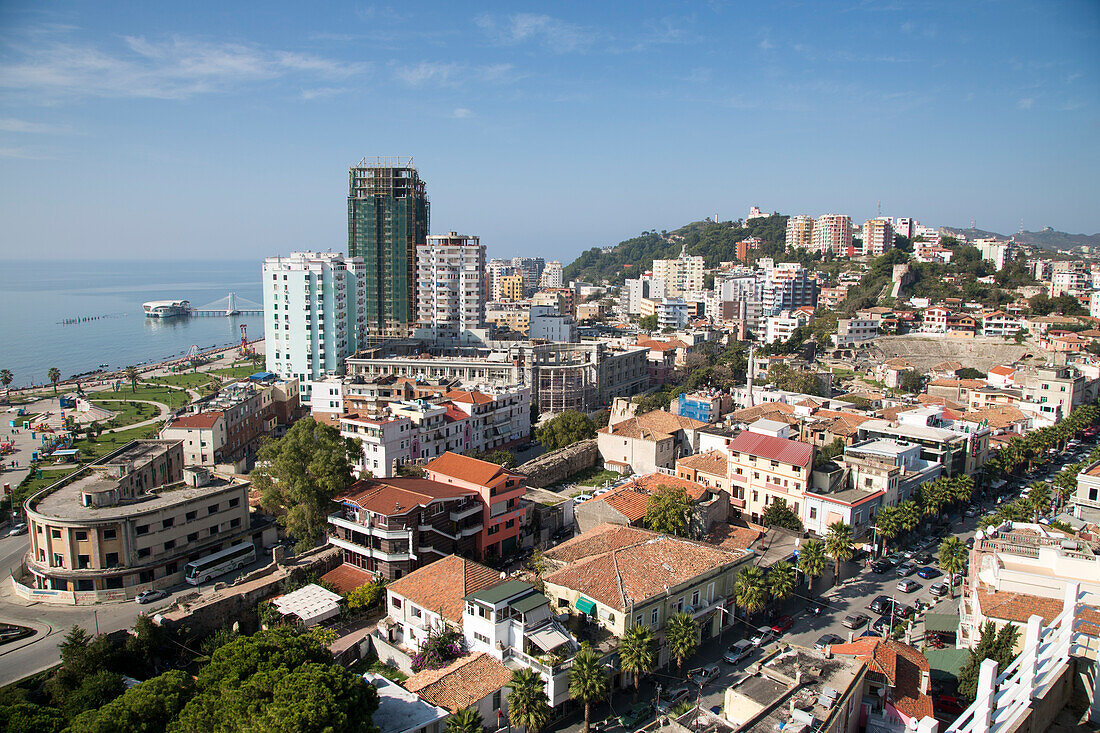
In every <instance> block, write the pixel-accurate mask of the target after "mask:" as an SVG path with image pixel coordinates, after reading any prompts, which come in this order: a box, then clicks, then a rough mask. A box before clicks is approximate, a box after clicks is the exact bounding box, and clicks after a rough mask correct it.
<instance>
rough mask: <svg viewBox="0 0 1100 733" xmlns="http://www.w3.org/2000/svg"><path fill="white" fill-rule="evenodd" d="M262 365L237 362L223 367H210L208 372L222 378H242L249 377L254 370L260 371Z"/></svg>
mask: <svg viewBox="0 0 1100 733" xmlns="http://www.w3.org/2000/svg"><path fill="white" fill-rule="evenodd" d="M262 371H263V367H262V366H256V365H255V364H249V363H238V364H235V365H233V366H231V367H226V368H224V369H211V370H210V374H217V375H218V376H219V377H222V378H224V379H244V378H246V377H251V376H252V375H253V374H255V373H256V372H262Z"/></svg>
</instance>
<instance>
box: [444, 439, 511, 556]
mask: <svg viewBox="0 0 1100 733" xmlns="http://www.w3.org/2000/svg"><path fill="white" fill-rule="evenodd" d="M424 471H425V473H426V474H427V476H428V479H429V480H431V481H438V482H440V483H444V484H447V485H449V486H455V487H458V488H463V489H470V490H472V491H474V492H476V494H477V495H478V497H479V500H480V502H481V506H482V511H481V514H480V520H481V524H482V527H483V528H482V530H481V532H480V533H478V535H477V556H478V558H479V559H485V558H500V557H504V556H507V555H512V554H514V553H515V552H516V551H517V550H518V549H519V547H520V539H521V537H522V533H523V531H524V530H525V527H526V525H527V520H528V517H527V503H526V502H524V501H522V499H523V495H524V494H526V493H527V477H526V476H524V475H522V474H518V473H514V472H512V471H509V470H508V469H506V468H504V467H503V466H498V465H497V464H495V463H489V462H488V461H479V460H478V459H476V458H470V457H469V456H462V455H458V454H457V453H444V454H443V455H442V456H440V457H439V458H436V459H435V460H434V461H432V462H430V463H428V464H427V465H426V466H424Z"/></svg>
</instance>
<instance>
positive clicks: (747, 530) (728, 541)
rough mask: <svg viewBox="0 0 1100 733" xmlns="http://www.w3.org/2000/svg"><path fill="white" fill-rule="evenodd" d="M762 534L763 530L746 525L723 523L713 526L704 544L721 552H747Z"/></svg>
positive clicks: (756, 526)
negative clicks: (719, 549)
mask: <svg viewBox="0 0 1100 733" xmlns="http://www.w3.org/2000/svg"><path fill="white" fill-rule="evenodd" d="M762 534H764V528H763V527H759V526H758V525H755V524H748V523H746V524H745V526H741V525H737V524H730V523H728V522H723V523H722V524H716V525H714V526H713V527H712V528H711V530H710V533H709V534H707V539H706V542H707V544H710V545H715V546H717V547H721V548H722V549H723V550H747V549H748V548H749V547H751V546H752V543H753V542H756V541H757V540H758V539H760V536H761V535H762Z"/></svg>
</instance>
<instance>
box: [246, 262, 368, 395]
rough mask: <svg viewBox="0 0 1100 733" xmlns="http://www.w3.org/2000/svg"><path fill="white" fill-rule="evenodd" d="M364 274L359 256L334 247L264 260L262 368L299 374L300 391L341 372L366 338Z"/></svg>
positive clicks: (292, 375) (291, 375)
mask: <svg viewBox="0 0 1100 733" xmlns="http://www.w3.org/2000/svg"><path fill="white" fill-rule="evenodd" d="M364 279H365V278H364V265H363V258H361V257H348V256H347V255H344V254H341V253H338V252H292V253H291V254H290V256H289V257H268V258H267V259H265V260H264V265H263V281H264V288H263V289H264V334H265V341H266V352H267V371H269V372H272V373H274V374H278V375H279V376H280V377H283V378H284V379H298V381H299V384H301V385H302V389H303V390H304V389H307V385H308V384H309V383H310V382H312V381H314V380H318V379H320V378H321V377H322V376H324V375H326V374H333V373H339V372H341V371H342V370H343V367H344V359H345V358H347V357H348V356H350V355H351V354H354V353H355V351H356V349H358V348H359V344H361V343H363V342H364V341H365V338H366V328H367V324H366V322H365V318H366V317H365V315H364V312H363V309H362V308H361V307H360V304H361V303H362V302H363V300H364V298H365V294H364ZM303 397H304V398H306V399H308V395H303Z"/></svg>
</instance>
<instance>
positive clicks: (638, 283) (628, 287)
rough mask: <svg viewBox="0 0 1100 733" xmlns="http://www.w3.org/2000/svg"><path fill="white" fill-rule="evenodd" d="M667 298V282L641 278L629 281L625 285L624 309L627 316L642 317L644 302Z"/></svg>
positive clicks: (622, 303)
mask: <svg viewBox="0 0 1100 733" xmlns="http://www.w3.org/2000/svg"><path fill="white" fill-rule="evenodd" d="M664 297H665V281H664V280H659V279H656V278H652V277H640V278H637V279H634V280H627V281H626V282H625V283H624V284H623V295H622V302H621V305H622V308H623V310H624V311H626V313H627V315H631V316H640V315H642V301H643V300H646V299H652V300H659V299H661V298H664Z"/></svg>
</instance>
